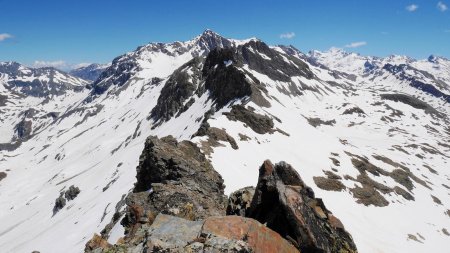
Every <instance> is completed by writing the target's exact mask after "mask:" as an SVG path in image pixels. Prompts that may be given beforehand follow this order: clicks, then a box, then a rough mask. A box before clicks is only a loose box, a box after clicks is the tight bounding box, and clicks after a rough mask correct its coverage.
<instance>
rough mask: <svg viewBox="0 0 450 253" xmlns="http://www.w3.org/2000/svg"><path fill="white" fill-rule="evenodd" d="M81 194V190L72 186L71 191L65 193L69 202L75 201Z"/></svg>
mask: <svg viewBox="0 0 450 253" xmlns="http://www.w3.org/2000/svg"><path fill="white" fill-rule="evenodd" d="M79 193H80V188H78V187H75V186H73V185H71V186H70V187H69V189H68V190H67V191H66V192H65V193H64V197H66V199H67V200H73V199H75V198H76V197H77V196H78V194H79Z"/></svg>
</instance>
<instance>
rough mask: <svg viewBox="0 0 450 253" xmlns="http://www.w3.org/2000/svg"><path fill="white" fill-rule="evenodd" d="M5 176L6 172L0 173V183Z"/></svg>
mask: <svg viewBox="0 0 450 253" xmlns="http://www.w3.org/2000/svg"><path fill="white" fill-rule="evenodd" d="M6 176H7V174H6V172H3V171H1V172H0V181H2V180H3V179H5V178H6Z"/></svg>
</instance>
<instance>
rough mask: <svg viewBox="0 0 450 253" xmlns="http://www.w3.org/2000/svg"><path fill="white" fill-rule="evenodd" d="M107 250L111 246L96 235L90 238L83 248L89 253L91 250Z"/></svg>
mask: <svg viewBox="0 0 450 253" xmlns="http://www.w3.org/2000/svg"><path fill="white" fill-rule="evenodd" d="M98 248H100V249H102V250H105V249H109V248H111V244H109V243H108V242H107V241H106V240H105V239H104V238H102V237H101V236H100V235H98V234H94V236H93V237H92V239H91V240H89V241H88V242H87V243H86V247H85V249H84V250H85V251H86V252H89V251H91V250H95V249H98Z"/></svg>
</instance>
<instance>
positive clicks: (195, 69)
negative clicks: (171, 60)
mask: <svg viewBox="0 0 450 253" xmlns="http://www.w3.org/2000/svg"><path fill="white" fill-rule="evenodd" d="M200 64H201V60H200V58H194V59H193V60H191V61H189V62H188V63H186V64H184V65H183V66H181V67H180V68H178V69H177V70H175V72H174V73H173V74H172V75H171V76H170V78H169V80H167V82H166V84H165V85H164V87H163V88H162V90H161V95H160V96H159V98H158V103H157V104H156V106H155V107H154V108H153V109H152V112H151V117H152V118H153V119H154V120H155V121H158V120H160V119H161V120H162V121H167V120H169V119H170V118H172V116H174V115H175V114H176V113H177V112H179V111H180V109H181V110H184V111H186V110H187V109H188V107H189V106H190V104H189V103H188V104H187V108H183V104H184V102H185V101H186V100H187V99H188V98H190V97H191V96H192V95H193V94H194V92H195V90H196V89H197V85H198V81H199V79H200V77H201V74H200ZM188 70H191V71H192V75H189V74H188ZM192 102H194V101H192Z"/></svg>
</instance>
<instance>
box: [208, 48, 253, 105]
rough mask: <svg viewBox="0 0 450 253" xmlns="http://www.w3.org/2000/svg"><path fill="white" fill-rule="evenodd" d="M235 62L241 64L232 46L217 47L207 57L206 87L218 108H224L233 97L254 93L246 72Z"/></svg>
mask: <svg viewBox="0 0 450 253" xmlns="http://www.w3.org/2000/svg"><path fill="white" fill-rule="evenodd" d="M233 63H234V64H239V63H237V59H236V55H235V53H234V50H233V49H231V48H227V49H219V48H216V49H214V50H212V51H211V52H210V53H209V54H208V56H207V57H206V60H205V64H204V66H203V71H202V73H203V76H204V77H205V88H206V89H207V90H209V91H210V93H211V97H212V98H213V99H214V100H215V102H216V104H217V108H222V107H223V106H225V105H226V104H227V103H228V102H230V101H231V100H233V99H237V98H243V97H245V96H250V95H251V94H252V87H251V84H250V83H249V82H248V80H247V79H246V77H245V74H244V73H243V72H242V71H240V70H238V69H237V68H235V67H234V66H233Z"/></svg>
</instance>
